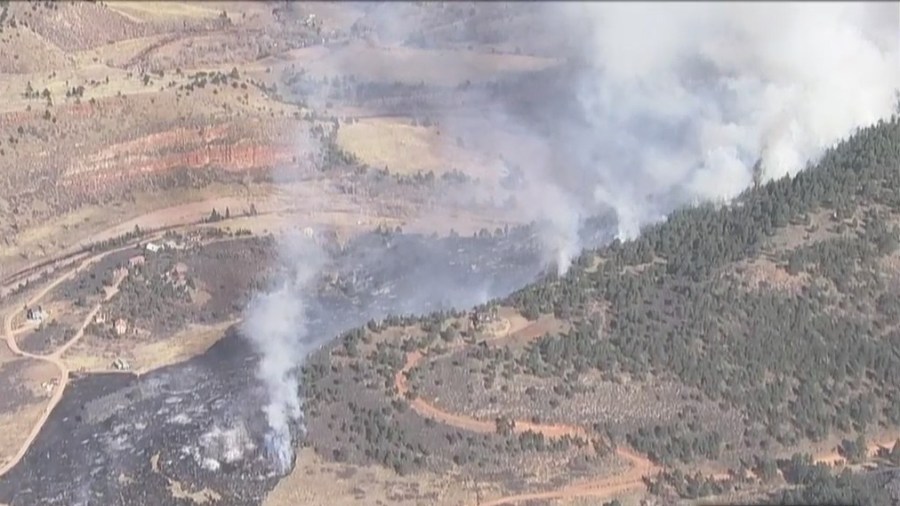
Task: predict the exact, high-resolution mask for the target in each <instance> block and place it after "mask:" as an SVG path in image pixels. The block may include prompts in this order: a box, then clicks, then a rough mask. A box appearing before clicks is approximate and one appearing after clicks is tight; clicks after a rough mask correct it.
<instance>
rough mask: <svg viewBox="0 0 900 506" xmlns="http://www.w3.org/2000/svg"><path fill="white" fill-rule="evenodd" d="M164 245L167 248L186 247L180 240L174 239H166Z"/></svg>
mask: <svg viewBox="0 0 900 506" xmlns="http://www.w3.org/2000/svg"><path fill="white" fill-rule="evenodd" d="M163 247H165V248H166V249H184V246H183V245H182V244H181V243H180V242H178V241H174V240H172V239H169V240H167V241H164V242H163Z"/></svg>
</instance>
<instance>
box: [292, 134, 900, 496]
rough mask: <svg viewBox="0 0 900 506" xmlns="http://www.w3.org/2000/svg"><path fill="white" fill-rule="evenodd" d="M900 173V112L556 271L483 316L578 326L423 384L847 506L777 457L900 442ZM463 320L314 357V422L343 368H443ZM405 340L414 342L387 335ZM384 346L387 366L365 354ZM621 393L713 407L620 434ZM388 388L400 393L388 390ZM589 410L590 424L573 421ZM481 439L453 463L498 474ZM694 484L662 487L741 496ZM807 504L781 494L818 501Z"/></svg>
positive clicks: (356, 339) (434, 321) (444, 400)
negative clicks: (445, 351)
mask: <svg viewBox="0 0 900 506" xmlns="http://www.w3.org/2000/svg"><path fill="white" fill-rule="evenodd" d="M898 167H900V119H898V118H896V117H894V118H892V119H891V120H889V121H882V122H879V123H878V124H877V125H874V126H871V127H869V128H865V129H862V130H860V131H859V132H858V133H857V134H855V135H854V136H853V137H851V138H849V139H848V140H846V141H844V142H841V143H840V144H839V145H837V146H836V147H834V148H833V149H831V150H829V151H828V152H827V153H826V154H825V155H824V156H823V157H822V159H821V161H820V162H819V163H818V164H817V165H816V166H815V167H812V168H809V169H808V170H806V171H804V172H802V173H800V174H799V175H798V176H796V177H794V178H788V177H786V178H784V179H781V180H778V181H773V182H770V183H768V184H766V185H763V186H759V187H756V188H753V189H750V190H747V191H746V192H745V193H744V194H743V195H741V196H740V197H739V198H738V199H736V200H735V201H734V202H733V203H731V204H730V205H727V206H713V205H702V206H698V207H692V208H685V209H681V210H678V211H676V212H674V213H672V214H671V216H670V217H669V218H668V220H667V221H666V222H665V223H661V224H658V225H654V226H651V227H647V228H646V229H645V230H644V231H643V233H642V235H641V237H640V238H638V239H636V240H634V241H629V242H626V243H621V242H619V241H615V242H613V243H612V244H609V245H608V246H605V247H601V248H600V249H595V250H590V251H586V252H585V253H583V254H582V255H581V256H580V257H579V258H578V260H577V261H576V263H575V265H574V266H573V267H572V269H571V270H570V271H569V272H568V273H567V274H566V275H565V276H563V277H557V276H555V275H546V276H544V277H543V278H542V279H541V280H539V281H538V282H536V283H533V284H531V285H528V286H527V287H525V288H523V289H521V290H519V291H517V292H515V293H513V294H512V295H510V296H509V297H507V298H503V299H496V300H494V301H492V302H490V303H488V304H487V305H486V306H482V307H492V306H493V307H512V308H514V309H515V310H517V311H518V313H519V314H521V315H524V316H525V317H527V318H528V319H530V320H532V321H538V320H540V321H543V319H545V318H551V319H555V320H556V321H558V322H562V323H561V324H559V325H558V326H557V328H558V329H562V330H550V331H547V333H546V334H545V335H544V336H543V337H538V338H537V339H535V340H533V341H531V342H530V343H528V344H526V345H521V344H519V345H517V344H516V343H515V342H509V343H502V342H501V344H499V345H494V346H487V347H484V348H483V349H481V350H480V351H478V352H472V353H468V354H466V355H464V356H460V355H455V359H454V361H453V365H454V367H453V370H458V368H459V367H465V368H467V369H469V370H475V371H482V373H483V374H484V375H485V380H484V382H483V383H482V382H481V381H474V382H469V383H468V386H466V387H462V386H460V385H459V381H456V380H453V376H449V377H448V376H440V374H441V372H440V371H441V370H442V368H441V367H433V365H434V364H432V365H429V366H428V367H424V368H422V369H420V370H418V371H416V374H415V375H412V376H410V378H411V380H412V381H414V383H416V384H418V385H420V387H421V388H424V389H425V390H424V391H425V392H426V393H428V394H430V395H432V396H433V397H439V398H440V399H441V401H440V403H439V405H441V406H442V408H443V409H447V410H449V411H454V410H455V411H456V412H458V411H460V410H461V411H462V412H465V413H481V412H482V410H483V409H485V408H486V406H482V405H474V404H472V403H473V402H475V401H473V400H472V399H479V398H484V399H487V398H488V397H490V403H491V406H490V410H489V412H491V413H501V414H502V413H511V414H518V415H521V414H522V413H525V412H528V413H531V414H532V415H533V416H534V417H536V418H537V417H539V418H540V419H541V420H548V421H549V422H552V423H579V424H582V426H585V427H586V428H587V429H589V430H593V431H596V434H598V435H603V436H604V437H609V438H611V439H612V440H613V441H619V443H620V444H626V443H627V444H628V445H629V446H631V447H633V448H634V449H636V450H638V451H639V452H641V453H644V454H646V455H648V456H649V457H650V458H651V459H652V460H654V461H656V462H658V463H660V464H661V465H663V466H666V467H668V468H671V469H676V470H677V469H688V470H690V469H692V468H691V467H690V465H693V464H696V463H698V462H712V463H718V464H719V465H726V466H728V467H731V468H732V469H733V470H734V472H735V476H744V471H746V470H756V471H758V474H757V475H758V476H769V475H767V474H765V472H764V470H765V469H771V468H779V467H780V468H782V472H784V473H785V474H784V476H785V478H786V479H787V481H788V482H791V483H800V484H803V485H806V486H807V489H808V490H810V491H812V490H814V489H815V487H817V486H818V485H821V487H824V489H822V490H820V492H821V493H824V494H826V495H825V496H821V495H818V496H815V497H828V498H830V500H840V498H841V497H846V494H848V493H850V491H851V490H858V488H859V487H858V482H857V481H854V480H855V479H854V480H837V481H835V480H830V481H829V478H827V476H828V472H827V471H825V474H824V475H822V476H820V478H821V479H817V480H818V481H816V480H813V481H815V484H814V483H813V481H809V480H806V479H805V478H803V479H801V478H797V476H798V474H797V472H789V470H790V469H793V470H794V471H796V470H797V469H798V467H797V466H800V467H802V465H803V462H801V461H802V458H801V459H800V460H797V459H794V461H786V460H785V461H782V460H777V459H778V458H779V457H780V456H784V455H790V454H791V453H792V452H794V451H796V450H797V449H798V448H803V447H805V445H808V444H810V443H812V444H815V443H818V442H822V441H824V440H826V439H827V438H834V437H838V438H845V439H847V440H848V441H850V440H853V439H856V438H862V441H865V438H867V437H874V436H875V435H879V434H883V433H884V432H886V431H887V432H889V433H890V432H891V431H894V432H893V433H894V434H896V429H897V427H898V425H900V410H898V406H900V391H898V389H897V385H900V376H898V371H900V332H898V329H897V327H896V321H897V317H898V315H900V312H898V311H900V309H898V306H897V300H900V270H898V266H900V250H898V246H900V170H898ZM598 308H599V309H598ZM598 312H599V313H600V314H598ZM454 318H456V316H453V315H447V314H431V315H429V316H425V317H422V318H419V319H416V318H413V319H403V320H399V319H391V320H388V321H385V322H384V323H382V324H370V326H369V328H368V330H366V329H361V330H359V331H357V332H354V333H349V334H346V335H345V336H344V338H343V343H342V344H338V345H337V347H336V348H335V350H333V351H332V357H331V358H328V357H325V356H319V357H317V358H316V360H315V361H314V362H313V364H312V365H311V368H310V370H309V374H308V380H309V381H310V383H309V384H308V387H309V392H310V394H309V395H310V406H312V407H314V408H313V409H314V411H313V413H314V415H313V420H315V419H316V416H317V415H315V413H316V412H317V411H318V410H320V409H322V410H325V408H324V406H325V405H327V404H328V403H329V402H339V401H337V399H340V398H341V393H340V392H341V391H342V388H344V387H341V386H339V385H338V383H337V380H336V379H335V375H336V374H337V375H340V374H339V373H336V372H335V371H341V370H345V369H346V370H347V371H348V376H350V377H353V376H354V375H353V373H352V372H350V371H365V370H367V369H368V368H369V367H374V368H375V369H376V370H378V371H380V373H383V375H384V377H385V378H389V377H391V375H392V374H395V373H397V372H398V371H400V368H401V366H402V365H403V360H402V356H403V354H404V353H405V352H410V351H415V350H419V351H422V352H423V353H426V354H427V353H428V350H433V349H434V346H438V345H434V344H433V343H434V342H435V339H436V337H435V336H437V335H438V333H439V334H440V337H441V338H442V339H444V340H445V341H446V343H447V344H446V346H449V347H450V348H452V347H453V346H454V343H455V342H456V340H458V339H469V337H465V333H464V336H463V337H458V335H457V334H458V333H454V332H453V331H452V329H451V327H457V324H454V325H448V324H449V323H452V322H454V321H455V320H454ZM442 322H443V323H442ZM419 327H421V330H415V329H417V328H419ZM391 328H394V329H395V330H396V331H397V332H398V333H399V334H400V335H402V336H406V338H405V339H401V340H400V342H398V340H396V339H395V340H393V341H392V342H391V341H382V340H379V339H381V338H380V337H379V336H384V335H386V333H390V332H391V330H390V329H391ZM411 329H413V330H411ZM429 329H431V330H429ZM417 332H421V334H422V335H421V337H417V336H418V335H419V334H417ZM427 333H430V335H431V337H428V336H426V335H425V334H427ZM445 334H446V335H445ZM373 340H374V341H373ZM373 342H374V343H377V352H376V351H372V352H371V353H366V352H363V351H359V350H367V349H369V348H367V346H370V344H371V343H373ZM439 348H440V346H439ZM433 353H439V352H433ZM347 356H349V357H355V358H352V359H351V360H349V361H348V360H347V359H346V358H345V357H347ZM451 356H452V355H451ZM447 360H448V361H449V360H450V359H449V358H448V359H447ZM322 361H324V362H322ZM325 364H329V365H327V366H326V365H325ZM448 366H449V364H448ZM327 367H330V368H331V372H328V369H327ZM360 368H362V369H360ZM345 380H346V378H345ZM360 381H361V379H360ZM621 382H627V383H629V384H633V385H642V384H647V385H658V384H666V385H674V386H676V387H677V388H679V389H686V390H684V391H685V392H687V393H685V394H683V395H684V396H685V402H686V403H687V402H688V401H691V402H695V401H697V402H700V404H699V405H698V406H700V407H699V408H691V407H686V408H682V409H681V411H678V413H677V416H675V417H673V418H672V419H671V420H670V421H666V422H660V421H657V422H649V423H647V422H644V423H641V422H634V423H631V424H627V423H626V424H623V423H621V421H617V420H618V419H617V418H615V417H613V416H612V415H611V414H610V413H611V410H613V408H614V406H604V405H603V404H602V403H601V404H597V403H598V402H599V401H598V397H596V396H597V395H598V392H599V391H602V390H603V388H606V387H604V385H612V384H614V383H621ZM519 384H528V385H533V386H532V387H531V388H530V389H529V390H530V392H525V393H526V394H527V395H519V394H514V393H513V392H516V391H518V390H517V386H516V385H519ZM584 384H589V385H595V386H594V387H587V388H585V387H582V386H581V385H584ZM573 385H578V387H575V386H573ZM426 387H427V388H426ZM454 388H468V393H466V394H465V395H463V396H462V399H463V400H452V399H454V398H458V397H459V396H456V393H455V391H454V390H453V389H454ZM498 388H499V390H498ZM598 388H599V390H598ZM376 390H377V389H376ZM507 391H508V392H510V394H503V393H501V392H507ZM383 392H384V394H383V395H387V396H388V399H390V398H391V397H392V396H393V395H394V394H393V393H392V391H391V389H390V388H387V389H386V390H383ZM691 392H693V393H691ZM419 394H420V395H421V391H420V392H419ZM482 395H483V396H484V397H481V396H482ZM679 395H681V394H679ZM414 397H415V396H413V397H411V398H414ZM329 399H330V401H329ZM546 401H549V404H546ZM651 402H652V401H651ZM395 403H396V401H395ZM448 403H449V404H448ZM454 403H456V404H454ZM401 404H402V403H401ZM586 406H587V407H586ZM704 406H706V407H708V408H709V409H708V410H707V408H706V407H704ZM576 408H577V409H576ZM385 409H387V410H388V411H390V410H391V409H392V408H385ZM393 409H398V410H399V412H401V413H402V412H403V408H402V406H400V407H397V406H394V408H393ZM585 409H587V410H588V411H589V412H590V414H588V415H587V416H588V418H587V419H585V418H583V416H582V414H578V415H576V414H574V413H576V412H577V413H583V412H584V410H585ZM325 411H328V410H325ZM717 411H720V412H721V413H722V414H720V415H717V414H716V412H717ZM358 414H359V411H358V406H357V415H358ZM323 416H324V415H323ZM332 416H333V415H332ZM398 416H399V415H398ZM500 416H501V418H502V417H503V415H500ZM708 417H712V418H709V419H707V418H708ZM730 417H733V418H734V420H736V422H735V425H733V426H731V427H727V428H720V424H718V423H711V420H713V419H714V418H715V419H717V420H718V419H721V418H730ZM376 418H377V417H376ZM499 419H500V418H498V420H499ZM588 420H589V421H588ZM313 423H314V424H315V423H316V422H315V421H313ZM366 427H368V428H366ZM499 427H500V425H499V422H498V431H499V430H500V428H499ZM703 427H705V428H704V429H703V430H701V428H703ZM342 430H344V431H347V432H346V434H347V438H348V439H347V440H348V441H351V444H350V445H349V446H348V445H346V444H344V445H338V447H337V448H338V449H336V450H334V454H333V455H331V457H332V458H337V457H338V456H341V458H346V457H344V455H345V453H346V452H348V451H349V452H350V454H351V455H356V457H354V459H359V458H360V457H359V456H358V455H360V454H359V453H357V450H356V449H354V448H358V449H359V450H360V451H361V450H363V449H364V448H366V445H367V444H369V445H375V446H376V447H379V443H378V441H376V440H373V439H371V438H370V437H368V436H369V435H370V434H375V433H376V432H372V428H371V426H370V425H369V424H368V422H367V423H366V424H360V425H353V424H350V425H347V424H345V426H344V427H343V428H342ZM355 430H361V431H364V432H363V433H360V434H356V433H354V431H355ZM417 430H423V429H421V428H420V429H417ZM394 435H395V436H396V434H394ZM340 440H341V438H340V437H338V441H340ZM360 440H362V441H363V442H362V443H360V442H359V441H360ZM354 441H355V442H354ZM365 441H368V443H366V442H365ZM381 444H383V445H386V446H387V447H391V448H394V447H396V448H394V449H393V450H386V451H388V455H389V457H384V453H379V452H378V451H375V450H372V449H371V447H370V448H369V449H368V450H365V454H366V455H370V456H372V457H371V458H375V459H380V458H386V459H388V461H390V462H393V463H394V465H395V467H397V468H404V469H405V468H406V466H407V465H413V466H416V465H421V464H422V463H423V462H424V463H426V465H427V463H428V462H431V461H432V460H434V459H438V460H439V457H438V456H436V455H434V456H429V453H428V452H425V453H423V450H422V449H421V448H420V449H416V447H415V446H412V447H411V446H409V445H406V446H404V445H403V442H402V438H401V441H400V442H396V441H393V442H392V441H391V440H390V438H387V439H385V440H383V443H381ZM470 444H471V445H474V446H470V447H469V449H468V450H466V451H465V452H464V455H463V456H462V457H460V456H457V457H456V459H457V461H458V460H459V459H460V458H461V459H462V460H463V461H466V460H471V461H473V462H475V461H477V462H481V463H482V464H484V463H485V462H487V461H486V460H484V459H485V458H488V460H489V457H486V456H487V455H489V454H490V452H491V451H493V450H492V448H493V447H492V446H491V444H492V443H490V442H487V441H484V442H481V443H479V442H474V443H473V442H471V441H470ZM354 445H362V446H358V447H355V446H354ZM479 445H482V446H481V447H480V446H479ZM849 446H850V445H849V444H848V445H847V447H849ZM479 448H481V449H480V450H479ZM548 451H549V450H548ZM323 453H325V454H326V456H329V455H328V453H330V452H327V451H324V449H323ZM848 457H849V454H848ZM854 458H855V457H854ZM404 459H410V461H409V462H406V461H405V460H404ZM479 459H481V460H479ZM363 460H365V459H363ZM482 464H479V465H482ZM806 465H807V466H808V467H809V468H810V469H812V468H814V467H816V466H813V465H812V464H811V463H807V464H806ZM810 466H811V467H810ZM816 469H817V470H816V471H815V472H816V473H819V472H822V471H821V469H819V468H816ZM800 474H801V475H802V472H801V473H800ZM804 476H805V475H804ZM696 479H697V478H696V477H694V476H693V475H692V474H685V473H680V472H678V473H675V474H664V475H661V476H660V477H659V479H658V480H657V481H655V482H654V485H653V486H652V487H651V489H650V490H651V491H652V492H655V493H657V494H661V495H666V494H680V495H682V496H683V497H686V498H696V497H698V494H699V495H707V494H711V493H715V492H722V491H723V489H722V487H723V486H724V487H733V486H734V483H731V484H730V485H721V484H718V485H715V486H711V485H709V484H707V485H704V486H703V487H699V488H698V487H697V486H695V485H697V483H695V482H696ZM691 480H694V481H691ZM804 480H806V481H804ZM701 481H702V479H701ZM689 482H690V483H693V485H689V484H688V483H689ZM821 487H820V488H821ZM725 490H727V489H725ZM803 490H804V489H803V488H801V489H800V491H799V492H796V494H800V495H796V494H788V495H785V496H784V497H785V498H787V499H784V500H797V498H798V497H800V498H806V499H809V497H813V496H805V495H803V494H804V493H805V492H803ZM698 491H699V492H698ZM810 493H811V492H810ZM829 494H830V495H829ZM870 494H871V496H870V498H871V500H872V501H873V503H876V504H881V502H879V501H882V502H883V501H885V500H887V501H888V502H886V503H885V504H887V503H889V501H890V500H889V499H885V498H887V497H888V496H887V495H884V494H888V491H887V489H882V488H876V489H872V490H871V492H870ZM854 497H855V496H854ZM806 499H804V500H806Z"/></svg>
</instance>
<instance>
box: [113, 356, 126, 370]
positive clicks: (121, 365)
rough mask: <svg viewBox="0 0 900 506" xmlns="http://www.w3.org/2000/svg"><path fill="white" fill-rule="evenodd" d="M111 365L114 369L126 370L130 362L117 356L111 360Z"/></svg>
mask: <svg viewBox="0 0 900 506" xmlns="http://www.w3.org/2000/svg"><path fill="white" fill-rule="evenodd" d="M112 366H113V368H114V369H116V370H119V371H127V370H129V369H131V364H129V363H128V361H127V360H125V359H124V358H121V357H118V358H116V359H115V360H113V363H112Z"/></svg>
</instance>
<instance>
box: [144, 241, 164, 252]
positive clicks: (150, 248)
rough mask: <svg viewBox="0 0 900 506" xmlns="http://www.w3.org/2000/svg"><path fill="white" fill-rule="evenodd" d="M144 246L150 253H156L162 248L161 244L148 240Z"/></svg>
mask: <svg viewBox="0 0 900 506" xmlns="http://www.w3.org/2000/svg"><path fill="white" fill-rule="evenodd" d="M144 247H145V248H147V251H149V252H150V253H156V252H157V251H159V250H161V249H162V246H160V245H159V244H156V243H155V242H148V243H147V245H146V246H144Z"/></svg>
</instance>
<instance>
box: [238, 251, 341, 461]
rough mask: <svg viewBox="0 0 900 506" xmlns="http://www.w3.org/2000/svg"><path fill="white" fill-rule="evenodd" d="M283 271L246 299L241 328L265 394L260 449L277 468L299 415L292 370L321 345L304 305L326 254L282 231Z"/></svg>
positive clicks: (289, 455)
mask: <svg viewBox="0 0 900 506" xmlns="http://www.w3.org/2000/svg"><path fill="white" fill-rule="evenodd" d="M280 248H281V250H280V254H281V257H282V258H281V260H282V261H283V263H284V264H285V265H286V266H287V272H286V274H285V275H284V276H283V277H282V278H281V279H279V280H278V282H277V284H276V285H275V286H274V287H273V288H272V289H271V291H269V292H267V293H260V294H257V295H256V296H255V297H254V298H253V300H252V301H251V302H250V305H249V306H248V308H247V310H246V312H245V313H246V314H245V318H244V321H243V324H242V333H243V335H244V336H246V338H247V339H248V340H249V341H250V343H251V344H252V345H253V347H254V349H255V351H256V352H257V353H258V354H259V357H260V360H259V365H258V369H257V378H258V379H259V380H260V382H261V383H262V384H263V386H264V388H265V393H266V395H267V399H266V404H265V406H264V408H263V411H264V412H265V415H266V421H267V422H268V425H269V429H270V430H269V433H268V434H267V435H266V440H265V450H266V452H267V453H268V455H269V457H270V460H271V461H272V462H273V463H274V464H275V465H276V468H277V471H278V472H280V473H284V472H286V471H287V470H288V469H289V468H290V467H291V464H292V462H293V450H292V439H291V424H292V422H295V421H298V420H300V419H301V417H302V414H303V412H302V409H301V408H302V406H301V399H300V394H299V391H298V389H299V378H298V372H299V368H300V366H301V365H302V364H303V362H304V359H305V358H306V356H307V355H308V354H309V353H311V352H312V351H313V350H315V349H316V348H317V347H318V346H320V345H321V344H322V340H323V337H324V336H318V335H310V333H309V332H308V329H307V304H308V300H309V298H310V297H311V296H312V295H313V294H312V293H311V292H312V291H313V290H314V289H315V288H314V287H312V286H310V284H311V281H312V280H313V279H314V277H315V276H316V275H317V274H318V273H319V271H320V270H321V267H322V265H323V264H324V262H325V260H326V257H325V255H324V253H323V251H322V250H321V249H320V248H319V247H318V245H317V244H316V243H315V242H314V241H313V240H312V239H311V238H309V237H307V236H305V235H301V234H295V233H288V234H286V235H284V236H283V237H282V239H281V242H280Z"/></svg>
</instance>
